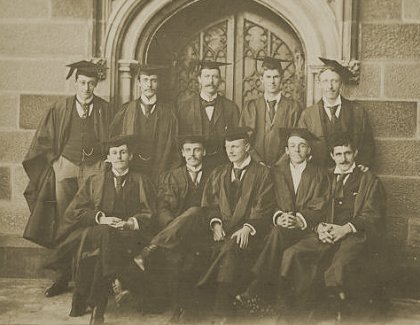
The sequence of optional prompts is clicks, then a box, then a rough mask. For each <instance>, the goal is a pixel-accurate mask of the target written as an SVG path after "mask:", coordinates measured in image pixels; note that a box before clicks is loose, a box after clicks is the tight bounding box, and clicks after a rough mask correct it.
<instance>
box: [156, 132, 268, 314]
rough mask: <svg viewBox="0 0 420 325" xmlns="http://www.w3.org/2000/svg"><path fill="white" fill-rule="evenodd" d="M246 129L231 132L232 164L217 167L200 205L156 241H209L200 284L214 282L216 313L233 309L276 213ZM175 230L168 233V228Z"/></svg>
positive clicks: (168, 244) (171, 244)
mask: <svg viewBox="0 0 420 325" xmlns="http://www.w3.org/2000/svg"><path fill="white" fill-rule="evenodd" d="M247 131H248V129H245V128H239V129H233V130H231V131H229V133H228V134H227V135H226V138H225V146H226V153H227V155H228V158H229V160H230V163H229V164H225V165H222V166H219V167H217V168H216V169H215V170H214V171H213V172H212V173H211V174H210V176H209V179H208V180H207V182H206V185H205V188H204V192H203V199H202V202H201V206H202V208H191V209H189V210H187V211H186V212H185V213H183V214H182V215H181V216H179V217H177V218H176V219H175V220H174V221H173V222H172V223H171V224H170V225H169V227H167V228H166V229H164V230H163V231H162V232H161V233H160V236H159V240H158V241H157V240H156V241H154V242H153V243H154V244H155V245H156V246H157V247H160V248H170V249H177V250H184V249H185V246H189V247H191V246H196V245H197V244H203V245H206V246H207V247H209V248H212V250H213V252H214V253H215V254H214V256H215V257H214V258H213V259H212V260H210V261H209V262H210V265H209V267H206V266H205V265H203V266H202V267H203V271H205V272H204V273H203V275H202V277H201V279H200V281H199V282H198V284H197V285H198V286H199V287H201V286H204V285H206V284H209V283H212V284H214V280H215V281H216V283H217V284H216V287H217V294H216V301H215V304H214V313H215V316H216V317H217V318H218V317H221V318H224V317H226V315H227V312H228V311H229V310H230V308H231V306H232V303H233V297H234V294H235V292H238V288H237V285H238V284H239V283H240V282H241V280H242V278H245V277H246V276H248V273H249V267H248V265H247V264H248V263H249V261H252V258H253V257H254V256H255V254H256V253H255V250H256V248H257V247H258V243H259V242H260V241H261V240H262V238H264V235H265V231H264V228H265V227H264V225H265V224H268V223H269V219H270V215H271V214H272V201H273V197H272V187H273V186H272V181H271V178H270V175H269V170H268V168H267V167H265V166H262V165H261V164H258V163H256V162H254V161H252V160H251V157H250V155H249V150H250V143H249V136H248V133H247ZM169 228H171V230H170V231H168V229H169Z"/></svg>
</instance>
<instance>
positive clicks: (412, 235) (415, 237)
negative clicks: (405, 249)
mask: <svg viewBox="0 0 420 325" xmlns="http://www.w3.org/2000/svg"><path fill="white" fill-rule="evenodd" d="M407 244H408V246H414V247H420V219H419V218H410V219H409V220H408V237H407Z"/></svg>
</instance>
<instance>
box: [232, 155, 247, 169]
mask: <svg viewBox="0 0 420 325" xmlns="http://www.w3.org/2000/svg"><path fill="white" fill-rule="evenodd" d="M250 163H251V156H250V155H248V157H246V158H245V159H244V160H243V161H242V163H241V164H240V165H238V164H236V163H233V168H240V169H242V168H245V167H247V166H248V165H249V164H250Z"/></svg>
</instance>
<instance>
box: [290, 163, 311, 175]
mask: <svg viewBox="0 0 420 325" xmlns="http://www.w3.org/2000/svg"><path fill="white" fill-rule="evenodd" d="M307 164H308V162H307V161H306V160H304V161H303V162H301V163H300V164H297V165H296V166H293V164H292V163H291V162H290V169H291V170H294V171H296V172H298V171H299V172H300V173H302V172H303V171H304V170H305V168H306V165H307Z"/></svg>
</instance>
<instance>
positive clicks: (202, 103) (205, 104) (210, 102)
mask: <svg viewBox="0 0 420 325" xmlns="http://www.w3.org/2000/svg"><path fill="white" fill-rule="evenodd" d="M201 105H202V106H203V108H206V107H209V106H214V105H216V100H215V99H213V100H212V101H209V102H208V101H206V100H204V99H202V98H201Z"/></svg>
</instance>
